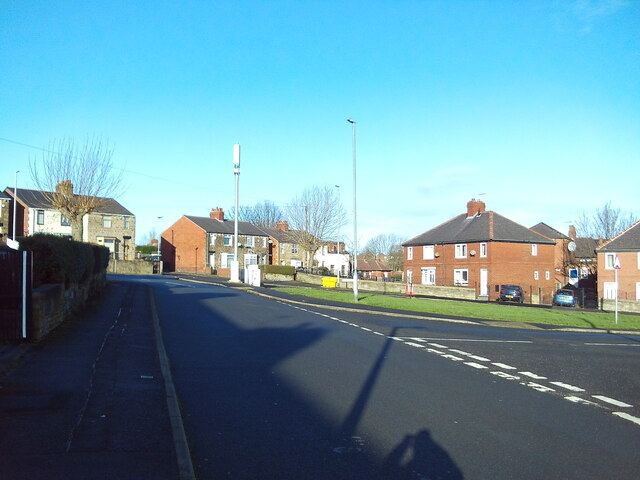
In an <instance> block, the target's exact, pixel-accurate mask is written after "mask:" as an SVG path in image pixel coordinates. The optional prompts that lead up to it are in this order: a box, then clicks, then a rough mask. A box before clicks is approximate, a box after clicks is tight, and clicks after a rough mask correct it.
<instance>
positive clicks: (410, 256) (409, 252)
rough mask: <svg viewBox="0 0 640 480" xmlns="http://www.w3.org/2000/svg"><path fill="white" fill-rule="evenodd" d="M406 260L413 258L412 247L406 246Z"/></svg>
mask: <svg viewBox="0 0 640 480" xmlns="http://www.w3.org/2000/svg"><path fill="white" fill-rule="evenodd" d="M407 260H413V247H407Z"/></svg>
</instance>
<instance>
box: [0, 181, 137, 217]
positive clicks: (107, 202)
mask: <svg viewBox="0 0 640 480" xmlns="http://www.w3.org/2000/svg"><path fill="white" fill-rule="evenodd" d="M13 190H14V189H13V188H11V187H7V188H6V189H5V191H8V192H10V193H11V194H12V195H13ZM48 193H50V192H43V191H42V190H29V189H23V188H18V201H20V202H23V203H25V204H26V205H27V206H28V207H29V208H46V209H53V210H55V208H54V206H53V205H52V204H51V200H50V199H49V197H48V196H47V194H48ZM98 198H99V199H100V200H101V204H100V206H99V207H98V208H97V209H96V210H95V212H94V213H106V214H110V215H131V216H133V213H131V212H130V211H129V210H128V209H126V208H124V207H123V206H122V205H121V204H120V203H118V202H117V201H116V200H114V199H113V198H106V197H98Z"/></svg>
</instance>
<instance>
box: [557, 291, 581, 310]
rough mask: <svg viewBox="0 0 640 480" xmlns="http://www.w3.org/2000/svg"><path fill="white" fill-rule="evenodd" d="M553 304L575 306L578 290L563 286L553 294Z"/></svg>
mask: <svg viewBox="0 0 640 480" xmlns="http://www.w3.org/2000/svg"><path fill="white" fill-rule="evenodd" d="M553 304H554V305H558V306H560V307H575V306H576V292H575V291H574V290H569V289H567V288H562V289H560V290H558V291H557V292H556V294H555V295H554V296H553Z"/></svg>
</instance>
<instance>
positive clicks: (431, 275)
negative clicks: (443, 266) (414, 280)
mask: <svg viewBox="0 0 640 480" xmlns="http://www.w3.org/2000/svg"><path fill="white" fill-rule="evenodd" d="M422 284H423V285H435V284H436V269H435V268H423V269H422Z"/></svg>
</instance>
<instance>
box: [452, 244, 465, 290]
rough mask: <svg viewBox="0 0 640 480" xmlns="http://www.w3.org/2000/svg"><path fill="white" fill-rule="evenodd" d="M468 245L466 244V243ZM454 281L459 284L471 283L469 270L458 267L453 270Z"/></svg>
mask: <svg viewBox="0 0 640 480" xmlns="http://www.w3.org/2000/svg"><path fill="white" fill-rule="evenodd" d="M465 247H466V245H465ZM453 283H454V285H458V286H467V285H469V270H467V269H456V270H454V271H453Z"/></svg>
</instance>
